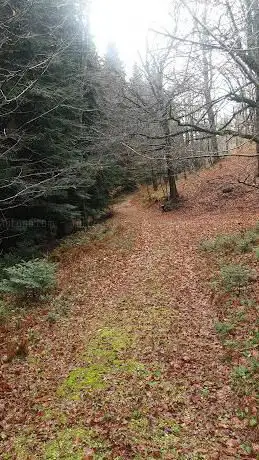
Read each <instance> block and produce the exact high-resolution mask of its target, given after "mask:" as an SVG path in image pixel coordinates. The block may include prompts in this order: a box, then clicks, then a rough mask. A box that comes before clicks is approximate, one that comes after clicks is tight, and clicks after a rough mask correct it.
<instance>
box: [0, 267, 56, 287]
mask: <svg viewBox="0 0 259 460" xmlns="http://www.w3.org/2000/svg"><path fill="white" fill-rule="evenodd" d="M55 271H56V264H54V263H50V262H48V261H47V260H45V259H34V260H29V261H28V262H21V263H19V264H16V265H14V266H12V267H8V268H5V269H4V273H5V278H4V279H2V281H1V282H0V291H2V292H6V293H9V294H21V295H29V296H30V295H31V296H37V295H40V294H42V293H44V292H46V291H47V290H49V289H50V288H52V287H53V286H54V285H55V281H56V280H55Z"/></svg>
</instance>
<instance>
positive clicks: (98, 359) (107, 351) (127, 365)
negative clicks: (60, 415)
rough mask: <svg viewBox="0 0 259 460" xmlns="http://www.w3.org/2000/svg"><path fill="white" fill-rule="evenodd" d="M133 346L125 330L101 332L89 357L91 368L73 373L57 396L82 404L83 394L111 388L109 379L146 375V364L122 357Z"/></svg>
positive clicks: (93, 344) (90, 347)
mask: <svg viewBox="0 0 259 460" xmlns="http://www.w3.org/2000/svg"><path fill="white" fill-rule="evenodd" d="M131 342H132V339H131V338H130V336H129V335H127V333H126V332H125V331H124V330H120V329H115V328H104V329H101V330H100V331H99V332H98V334H97V336H96V337H95V338H94V339H93V340H92V341H91V342H90V344H89V346H88V349H87V352H86V353H85V358H86V360H87V362H88V363H89V364H88V365H87V366H85V367H78V368H76V369H73V370H72V371H71V372H70V373H69V375H68V377H67V378H66V379H65V381H64V382H63V383H62V385H61V386H60V387H59V388H58V390H57V394H58V395H59V396H62V397H67V398H69V399H73V400H79V399H80V397H81V395H82V394H87V392H92V391H96V390H103V389H105V388H106V387H107V386H108V382H109V377H112V376H113V375H114V374H117V373H126V374H135V373H138V372H142V371H145V367H144V365H143V364H142V363H140V362H138V361H135V360H133V359H123V356H121V355H120V354H121V353H122V352H123V351H125V350H127V348H128V347H129V346H130V344H131Z"/></svg>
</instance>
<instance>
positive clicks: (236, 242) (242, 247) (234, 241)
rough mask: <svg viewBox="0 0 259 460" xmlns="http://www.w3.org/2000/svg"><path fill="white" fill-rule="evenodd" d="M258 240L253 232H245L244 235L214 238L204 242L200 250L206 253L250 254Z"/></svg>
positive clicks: (235, 234)
mask: <svg viewBox="0 0 259 460" xmlns="http://www.w3.org/2000/svg"><path fill="white" fill-rule="evenodd" d="M257 240H258V233H256V231H255V230H247V231H246V232H245V233H243V234H241V233H234V234H233V235H218V236H216V238H213V239H209V240H204V241H202V243H201V244H200V248H201V249H202V250H203V251H207V252H225V253H228V252H238V253H244V252H251V251H252V249H253V246H254V245H255V244H256V242H257Z"/></svg>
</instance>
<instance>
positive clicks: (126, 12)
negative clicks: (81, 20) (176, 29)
mask: <svg viewBox="0 0 259 460" xmlns="http://www.w3.org/2000/svg"><path fill="white" fill-rule="evenodd" d="M170 3H171V0H92V2H91V13H90V14H91V32H92V35H93V37H94V39H95V44H96V46H97V49H98V51H99V53H100V54H101V55H103V54H104V53H105V51H106V48H107V44H108V43H109V42H114V43H115V44H116V47H117V49H118V51H119V54H120V58H121V60H122V61H123V62H124V63H125V67H126V70H127V72H128V73H130V70H131V68H132V65H133V64H134V62H136V61H137V60H138V52H140V53H141V54H143V52H144V50H145V43H146V36H147V33H148V29H149V28H159V29H161V27H162V26H163V25H165V24H166V22H167V21H168V10H169V4H170Z"/></svg>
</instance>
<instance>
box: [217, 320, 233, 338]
mask: <svg viewBox="0 0 259 460" xmlns="http://www.w3.org/2000/svg"><path fill="white" fill-rule="evenodd" d="M234 327H235V326H234V324H231V323H226V322H225V323H216V324H215V329H216V332H218V334H222V335H227V334H228V333H229V332H231V331H232V330H233V329H234Z"/></svg>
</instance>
